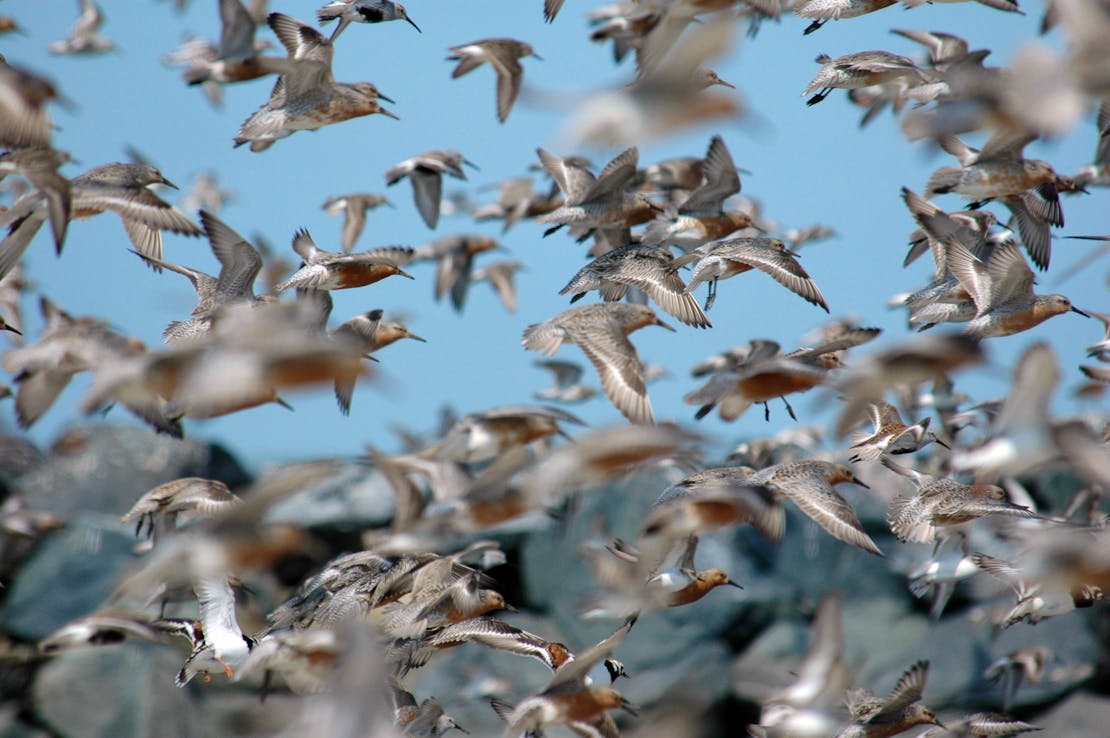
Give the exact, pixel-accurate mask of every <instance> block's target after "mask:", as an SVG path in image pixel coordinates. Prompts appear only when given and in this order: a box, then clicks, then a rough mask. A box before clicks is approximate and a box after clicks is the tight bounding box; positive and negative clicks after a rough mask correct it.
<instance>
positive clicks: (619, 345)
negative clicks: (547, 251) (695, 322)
mask: <svg viewBox="0 0 1110 738" xmlns="http://www.w3.org/2000/svg"><path fill="white" fill-rule="evenodd" d="M649 325H658V326H660V327H663V328H666V329H667V330H669V331H674V330H675V329H674V328H673V327H672V326H670V325H668V324H666V323H664V322H663V321H662V320H660V319H659V316H657V315H656V314H655V311H654V310H652V309H651V308H649V307H647V306H646V305H629V304H626V303H618V302H606V303H599V304H595V305H584V306H582V307H577V308H571V309H570V310H564V311H563V312H561V313H559V314H558V315H556V316H555V317H553V318H551V319H550V320H548V321H546V322H544V323H534V324H532V325H530V326H528V327H527V328H525V329H524V338H523V341H522V343H523V345H524V347H525V348H528V349H531V350H533V351H538V352H539V353H541V354H544V355H545V356H553V355H554V354H555V352H556V351H558V350H559V347H560V346H561V345H563V343H574V344H577V345H578V347H579V348H581V349H582V352H583V353H584V354H586V358H588V359H589V360H590V362H591V363H592V364H593V365H594V368H596V369H597V372H598V375H599V376H600V377H601V388H602V390H603V391H604V392H605V396H606V397H608V398H609V401H610V402H612V403H613V406H614V407H616V408H617V410H619V411H620V412H621V414H622V415H624V416H625V417H626V418H628V419H629V420H631V421H632V422H633V423H644V424H647V425H651V424H652V423H654V422H655V417H654V415H653V414H652V411H651V400H650V399H648V396H647V387H646V384H645V382H644V366H643V363H642V362H641V361H640V357H639V354H637V353H636V348H635V347H634V346H633V345H632V342H631V341H629V340H628V334H629V333H631V332H632V331H635V330H638V329H640V328H643V327H644V326H649Z"/></svg>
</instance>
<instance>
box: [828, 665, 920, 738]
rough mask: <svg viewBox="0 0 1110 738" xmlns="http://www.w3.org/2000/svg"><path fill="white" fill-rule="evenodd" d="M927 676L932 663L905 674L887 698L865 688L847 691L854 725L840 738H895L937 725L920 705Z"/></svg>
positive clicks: (839, 736)
mask: <svg viewBox="0 0 1110 738" xmlns="http://www.w3.org/2000/svg"><path fill="white" fill-rule="evenodd" d="M928 675H929V662H928V661H918V662H916V663H914V664H913V665H912V666H911V667H910V668H908V669H906V670H905V671H904V672H902V676H900V677H899V678H898V681H897V682H896V683H895V684H894V688H893V689H892V690H891V691H890V694H889V695H887V696H886V697H885V698H881V697H879V696H878V695H876V694H875V693H874V692H871V691H870V690H867V689H864V688H862V687H861V688H856V689H850V690H848V693H847V696H846V701H847V703H848V712H849V713H850V715H851V723H849V725H848V726H847V727H845V728H844V730H842V731H840V733H838V734H837V738H873V737H875V736H884V735H896V734H897V733H901V732H902V731H904V730H908V729H909V728H911V727H913V726H914V725H923V724H931V725H936V724H937V723H938V720H937V716H936V713H934V712H933V711H932V710H930V709H929V708H927V707H925V706H924V705H922V704H920V701H921V695H922V692H924V690H925V679H926V678H927V677H928Z"/></svg>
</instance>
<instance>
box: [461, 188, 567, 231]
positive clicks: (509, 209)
mask: <svg viewBox="0 0 1110 738" xmlns="http://www.w3.org/2000/svg"><path fill="white" fill-rule="evenodd" d="M562 204H563V199H562V197H560V195H559V188H558V186H557V185H555V184H554V183H552V185H551V187H550V188H549V189H548V192H547V193H539V192H536V189H535V187H534V186H533V185H532V179H531V177H514V178H512V179H506V180H502V181H501V182H500V183H499V185H498V188H497V202H494V203H490V204H488V205H480V206H479V207H478V208H476V209H475V210H474V212H473V213H472V214H471V215H472V216H473V217H474V220H503V221H504V222H505V224H504V226H502V228H501V233H502V234H505V233H508V231H509V229H510V228H512V227H513V226H514V225H516V223H517V222H518V221H520V220H521V219H522V218H534V217H536V216H537V215H544V214H546V213H550V212H551V211H552V210H555V209H556V208H557V207H559V206H560V205H562Z"/></svg>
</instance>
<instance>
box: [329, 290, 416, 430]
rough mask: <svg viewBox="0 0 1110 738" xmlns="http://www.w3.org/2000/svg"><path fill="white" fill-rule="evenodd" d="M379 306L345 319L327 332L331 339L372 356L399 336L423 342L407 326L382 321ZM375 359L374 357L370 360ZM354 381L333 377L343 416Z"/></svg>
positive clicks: (364, 354)
mask: <svg viewBox="0 0 1110 738" xmlns="http://www.w3.org/2000/svg"><path fill="white" fill-rule="evenodd" d="M382 316H383V312H382V310H381V309H377V310H371V311H369V312H366V313H362V314H361V315H356V316H355V317H353V318H351V319H350V320H347V321H345V322H343V323H342V324H340V325H339V326H337V327H336V328H335V329H334V330H332V331H330V334H331V337H332V338H334V339H335V340H337V341H339V342H341V343H344V344H346V345H349V346H351V348H352V350H354V351H357V352H358V353H359V354H361V355H362V356H365V357H366V358H369V359H374V352H375V351H379V350H381V349H383V348H385V347H386V346H388V345H390V344H391V343H394V342H396V341H400V340H401V339H402V338H411V339H412V340H414V341H419V342H420V343H427V339H425V338H421V337H420V336H418V335H416V334H415V333H413V332H412V331H410V330H409V329H408V327H407V326H406V325H405V324H404V323H401V322H400V321H397V320H385V319H384V318H383V317H382ZM374 360H375V361H376V360H377V359H374ZM354 391H355V381H354V379H353V378H337V379H336V380H335V400H336V402H338V403H339V411H340V412H341V413H343V414H344V415H347V414H348V413H350V411H351V397H352V396H353V395H354Z"/></svg>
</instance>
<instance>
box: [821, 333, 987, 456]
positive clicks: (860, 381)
mask: <svg viewBox="0 0 1110 738" xmlns="http://www.w3.org/2000/svg"><path fill="white" fill-rule="evenodd" d="M985 358H986V355H985V353H984V349H983V346H982V344H981V343H980V341H979V340H978V339H975V338H972V337H970V336H965V335H960V334H932V335H924V336H918V337H917V338H914V339H913V340H910V341H907V342H904V343H901V344H898V345H896V346H892V347H891V348H888V349H884V350H883V351H880V352H879V353H877V354H874V355H872V356H869V357H865V358H864V359H863V360H861V361H858V362H855V363H853V365H852V366H851V367H849V368H847V369H845V370H844V372H843V373H842V374H841V375H840V377H839V379H838V380H837V381H836V382H835V386H836V389H837V390H838V391H839V393H840V395H841V396H842V397H843V398H844V399H845V401H846V402H845V405H844V408H843V409H842V410H841V412H840V416H839V417H838V418H837V421H836V425H835V428H834V433H835V434H836V436H837V437H838V438H843V437H844V436H845V435H846V434H847V433H848V431H850V430H851V429H852V428H854V427H855V426H856V424H857V423H859V422H860V419H861V418H863V416H864V414H865V412H866V411H867V407H868V405H870V404H871V403H873V402H878V401H880V400H882V399H883V396H884V395H885V394H886V392H887V391H888V390H892V389H896V388H903V387H916V386H917V385H919V384H921V383H922V382H927V381H937V380H941V381H943V380H944V379H945V378H946V377H947V375H948V374H949V373H950V372H952V371H955V370H956V369H959V368H961V367H965V366H968V365H971V364H977V363H980V362H982V361H983V360H984V359H985Z"/></svg>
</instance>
